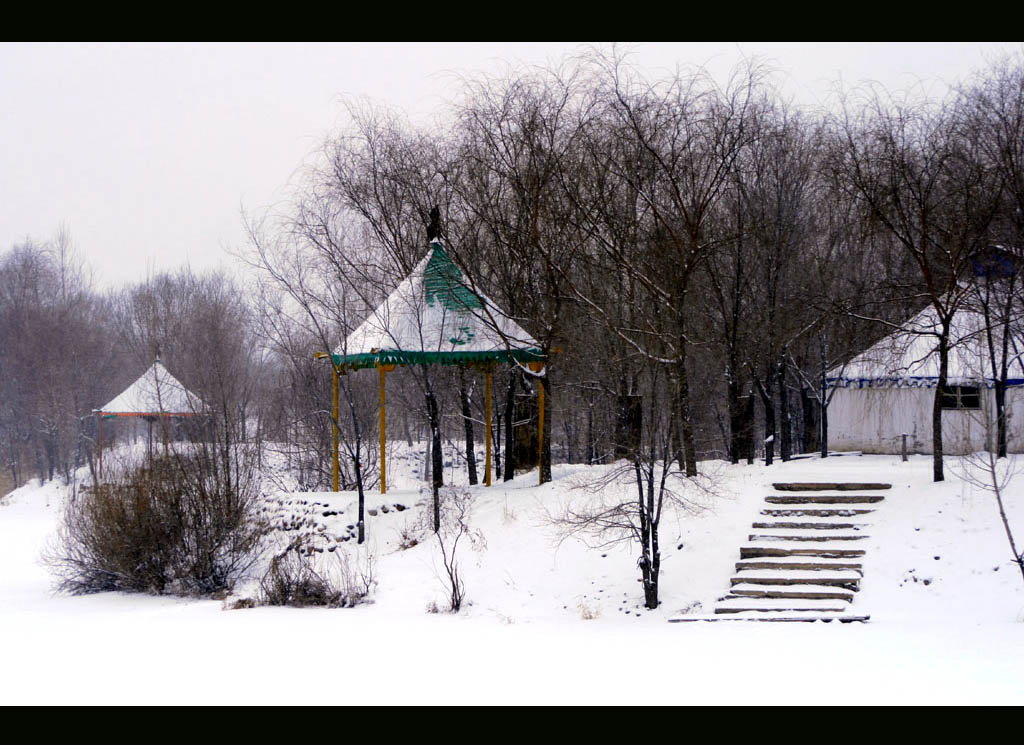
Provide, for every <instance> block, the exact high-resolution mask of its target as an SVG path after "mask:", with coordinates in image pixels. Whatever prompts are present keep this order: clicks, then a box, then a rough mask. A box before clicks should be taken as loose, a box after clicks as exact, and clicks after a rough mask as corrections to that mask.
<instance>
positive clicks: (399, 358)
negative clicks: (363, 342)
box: [331, 349, 544, 368]
mask: <svg viewBox="0 0 1024 745" xmlns="http://www.w3.org/2000/svg"><path fill="white" fill-rule="evenodd" d="M331 358H332V359H333V360H334V364H335V365H343V366H345V367H350V368H363V367H376V366H377V365H378V364H380V365H463V364H466V363H467V362H509V361H511V360H515V361H517V362H540V361H542V360H543V359H544V355H543V353H542V352H541V351H540V350H539V349H512V350H506V349H496V350H494V351H492V352H469V351H466V352H460V351H454V352H405V351H402V350H398V349H382V350H381V351H379V352H375V353H372V354H351V355H348V356H346V355H343V354H334V355H331Z"/></svg>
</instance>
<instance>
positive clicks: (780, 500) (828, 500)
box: [764, 494, 885, 504]
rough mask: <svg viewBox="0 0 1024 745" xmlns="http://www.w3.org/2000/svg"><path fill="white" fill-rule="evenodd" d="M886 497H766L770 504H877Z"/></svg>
mask: <svg viewBox="0 0 1024 745" xmlns="http://www.w3.org/2000/svg"><path fill="white" fill-rule="evenodd" d="M883 499H885V497H880V496H878V495H877V494H794V495H786V496H783V495H781V494H773V495H769V496H767V497H765V498H764V501H765V502H767V503H768V504H875V503H876V502H881V501H882V500H883Z"/></svg>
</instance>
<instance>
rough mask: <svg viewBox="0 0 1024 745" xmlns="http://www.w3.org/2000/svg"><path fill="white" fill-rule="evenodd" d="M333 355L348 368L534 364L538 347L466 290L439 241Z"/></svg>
mask: <svg viewBox="0 0 1024 745" xmlns="http://www.w3.org/2000/svg"><path fill="white" fill-rule="evenodd" d="M430 249H431V250H430V252H429V253H428V254H427V255H426V256H425V257H423V259H422V260H421V261H420V263H419V264H417V265H416V267H415V269H413V271H412V273H411V274H410V275H409V276H408V277H406V278H405V280H404V281H402V283H401V284H400V285H398V287H396V288H395V290H394V291H393V292H392V293H391V294H390V295H388V297H387V299H385V300H384V302H383V303H381V304H380V306H379V307H378V308H377V309H376V310H375V311H374V312H373V313H371V314H370V316H369V317H368V318H366V320H364V321H363V322H362V323H361V324H360V325H359V326H358V327H357V328H356V329H355V331H353V332H352V333H351V334H349V336H348V338H347V339H346V340H345V343H344V344H342V345H341V346H339V347H338V348H337V349H336V350H335V351H334V357H335V361H336V362H337V363H338V364H343V365H347V366H351V367H372V366H374V365H376V364H416V363H441V364H456V363H464V362H473V361H487V360H497V361H507V360H509V359H516V360H520V361H539V360H540V359H541V350H540V345H539V344H538V343H537V341H536V340H535V339H534V338H533V337H531V336H530V335H529V334H528V333H526V331H524V330H523V329H522V327H520V326H519V324H517V323H516V322H515V321H513V320H512V319H511V318H509V317H508V316H507V315H505V313H504V312H502V311H501V310H500V309H499V308H498V306H496V305H495V304H494V303H493V302H492V301H491V300H490V298H488V297H487V296H486V295H484V294H483V293H482V292H480V291H478V290H474V289H470V287H469V285H468V284H467V282H466V280H465V277H464V276H463V274H462V272H461V271H460V270H459V268H458V267H457V266H456V265H455V263H454V262H453V261H452V260H451V258H450V257H449V256H448V254H447V253H446V252H445V250H444V247H443V246H442V245H441V243H440V242H437V241H434V242H432V243H431V245H430Z"/></svg>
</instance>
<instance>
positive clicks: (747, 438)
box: [743, 391, 755, 466]
mask: <svg viewBox="0 0 1024 745" xmlns="http://www.w3.org/2000/svg"><path fill="white" fill-rule="evenodd" d="M743 454H744V456H745V457H746V459H747V465H748V466H752V465H754V455H755V454H754V392H753V391H749V392H748V393H747V395H746V396H744V397H743Z"/></svg>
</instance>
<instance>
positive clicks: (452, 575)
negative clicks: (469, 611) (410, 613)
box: [431, 487, 487, 613]
mask: <svg viewBox="0 0 1024 745" xmlns="http://www.w3.org/2000/svg"><path fill="white" fill-rule="evenodd" d="M441 494H442V495H443V499H442V501H441V525H440V530H438V531H437V533H436V534H435V538H436V539H437V545H438V549H439V550H440V552H441V564H442V567H443V572H442V571H439V572H438V576H439V578H440V579H441V582H442V583H443V585H444V588H445V592H446V593H447V595H448V611H449V612H451V613H458V612H459V611H460V610H461V609H462V603H463V601H464V600H465V599H466V583H465V580H464V579H463V574H462V570H461V567H460V565H459V555H458V549H459V543H460V541H462V539H463V538H465V539H466V540H468V541H469V543H470V545H471V547H472V548H473V550H475V551H482V550H484V549H485V548H486V547H487V542H486V541H485V540H484V536H483V533H482V532H480V531H479V530H476V529H474V528H471V527H470V525H469V509H470V501H471V499H472V493H471V492H470V491H468V490H467V489H458V488H455V487H448V488H446V489H443V490H442V491H441ZM435 607H436V605H435ZM431 612H436V611H431Z"/></svg>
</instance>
